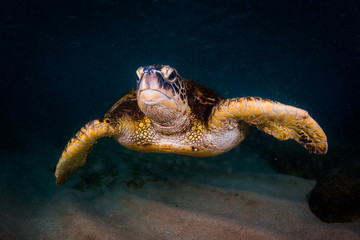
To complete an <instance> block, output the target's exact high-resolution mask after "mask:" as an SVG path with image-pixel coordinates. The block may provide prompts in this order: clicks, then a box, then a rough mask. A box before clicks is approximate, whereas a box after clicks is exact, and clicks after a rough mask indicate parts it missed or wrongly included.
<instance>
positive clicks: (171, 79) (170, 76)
mask: <svg viewBox="0 0 360 240" xmlns="http://www.w3.org/2000/svg"><path fill="white" fill-rule="evenodd" d="M175 77H176V71H175V70H173V71H172V72H171V73H170V75H169V76H168V80H169V81H173V80H174V78H175Z"/></svg>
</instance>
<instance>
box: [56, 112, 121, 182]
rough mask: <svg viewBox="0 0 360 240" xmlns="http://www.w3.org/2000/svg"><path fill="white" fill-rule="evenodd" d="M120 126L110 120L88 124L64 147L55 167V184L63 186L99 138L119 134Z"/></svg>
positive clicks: (97, 120) (101, 119)
mask: <svg viewBox="0 0 360 240" xmlns="http://www.w3.org/2000/svg"><path fill="white" fill-rule="evenodd" d="M120 130H121V124H120V123H119V122H117V121H116V120H114V119H112V118H100V119H96V120H94V121H91V122H88V123H87V124H86V125H85V126H84V127H82V128H81V129H80V131H78V132H77V133H76V134H75V136H74V137H72V138H71V140H70V141H69V142H68V144H67V145H66V147H65V149H64V151H63V152H62V154H61V157H60V159H59V162H58V164H57V166H56V171H55V176H56V184H57V185H62V184H64V183H65V182H66V181H67V180H68V179H69V178H70V177H71V175H72V174H73V172H74V171H75V169H77V168H78V167H80V166H82V165H84V164H85V162H86V158H87V156H88V154H89V153H90V151H91V149H92V147H93V146H94V144H95V143H96V141H97V140H98V139H99V138H102V137H110V136H114V135H117V134H120Z"/></svg>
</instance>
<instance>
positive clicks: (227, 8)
mask: <svg viewBox="0 0 360 240" xmlns="http://www.w3.org/2000/svg"><path fill="white" fill-rule="evenodd" d="M150 64H168V65H171V66H172V67H174V68H176V69H177V70H178V72H179V74H180V75H181V76H183V77H187V78H191V79H193V80H196V81H198V82H200V83H202V84H204V85H206V86H208V87H210V88H212V89H214V90H216V91H217V92H219V93H220V94H222V95H223V96H224V97H226V98H230V97H242V96H260V97H263V98H269V99H272V100H276V101H279V102H282V103H285V104H288V105H293V106H296V107H299V108H302V109H306V110H307V111H308V112H309V113H310V115H311V116H312V117H313V118H314V119H315V120H316V121H317V122H318V123H319V125H320V126H321V127H322V128H323V130H324V131H325V133H326V135H327V138H328V143H329V150H328V153H327V154H326V155H322V156H318V155H311V154H308V153H307V151H306V150H305V149H304V148H303V147H301V146H300V145H299V144H297V143H296V142H294V141H284V142H281V141H278V140H276V139H275V138H273V137H271V136H268V135H266V134H265V133H262V132H260V131H258V130H256V129H254V128H251V134H250V136H249V137H248V138H247V139H246V140H245V141H243V142H242V143H241V144H240V145H239V146H238V147H236V148H235V149H233V150H231V151H229V152H228V153H225V154H222V155H219V156H216V157H209V158H197V157H189V156H180V155H172V154H154V153H152V154H145V153H137V152H133V151H130V150H128V149H125V148H123V147H122V146H120V145H118V144H117V143H116V142H115V141H113V140H112V139H101V140H100V141H99V142H98V144H97V145H95V147H94V149H93V151H92V152H91V154H90V156H89V159H88V161H87V163H86V165H85V166H84V167H83V168H81V169H79V170H78V171H77V173H76V174H75V175H74V176H73V177H72V178H71V180H70V181H69V182H68V183H67V184H66V185H64V186H60V187H59V186H56V184H55V176H54V169H55V166H56V164H57V162H58V159H59V156H60V154H61V152H62V150H63V149H64V147H65V144H66V143H67V141H68V140H69V139H70V138H71V137H72V136H73V134H74V133H76V132H77V131H78V130H79V129H80V128H81V127H82V126H83V125H84V124H85V123H87V122H88V121H90V120H93V119H96V118H99V117H102V116H103V115H104V114H105V113H106V112H107V110H108V109H109V108H110V107H111V106H112V105H113V104H114V103H115V102H116V101H117V100H118V99H119V98H120V97H121V96H123V95H124V94H125V93H126V92H128V91H129V90H130V89H131V88H133V87H135V85H136V75H135V71H136V69H137V68H138V67H139V66H143V65H150ZM359 69H360V4H359V2H358V1H355V0H353V1H351V0H347V1H335V0H329V1H316V0H314V1H310V0H297V1H270V0H269V1H265V0H256V1H250V0H244V1H235V0H233V1H214V0H212V1H190V0H182V1H175V0H144V1H130V0H94V1H85V0H78V1H67V0H65V1H41V0H28V1H26V0H19V1H9V0H8V1H6V0H3V1H1V2H0V82H1V87H0V98H1V99H0V109H1V118H0V121H1V126H2V131H1V138H0V169H1V174H0V239H1V240H2V239H360V220H359V219H360V197H359V196H360V158H359V141H360V137H359V130H358V126H359V116H360V108H359V103H360V101H359V99H360V98H359V93H360V92H359V87H360V84H359V76H360V75H359Z"/></svg>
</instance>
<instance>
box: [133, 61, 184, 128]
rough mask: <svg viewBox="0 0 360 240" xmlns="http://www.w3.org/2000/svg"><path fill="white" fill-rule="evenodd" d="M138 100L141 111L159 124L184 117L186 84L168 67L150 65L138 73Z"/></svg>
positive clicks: (141, 68)
mask: <svg viewBox="0 0 360 240" xmlns="http://www.w3.org/2000/svg"><path fill="white" fill-rule="evenodd" d="M136 74H137V76H138V80H137V89H136V92H137V100H138V105H139V107H140V109H141V111H143V112H144V114H145V115H146V116H147V117H149V118H150V119H152V120H154V121H155V122H157V123H159V124H163V123H170V122H171V121H172V120H173V119H176V118H178V117H179V116H180V115H184V112H185V110H186V108H187V106H188V105H187V97H186V92H185V84H184V81H183V80H182V78H181V77H180V76H179V74H178V73H177V71H176V70H175V69H174V68H172V67H170V66H168V65H149V66H145V67H139V68H138V70H137V71H136Z"/></svg>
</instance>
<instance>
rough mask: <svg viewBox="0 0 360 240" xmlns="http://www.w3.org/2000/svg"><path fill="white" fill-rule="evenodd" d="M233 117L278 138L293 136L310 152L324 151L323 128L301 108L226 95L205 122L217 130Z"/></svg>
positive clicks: (233, 119)
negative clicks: (227, 97) (228, 97)
mask: <svg viewBox="0 0 360 240" xmlns="http://www.w3.org/2000/svg"><path fill="white" fill-rule="evenodd" d="M234 121H244V122H246V123H248V124H249V125H251V126H255V127H257V128H258V129H260V130H263V131H264V132H266V133H268V134H270V135H273V136H274V137H276V138H277V139H279V140H287V139H295V140H296V141H297V142H299V143H300V144H301V145H303V146H304V147H305V148H306V149H307V150H308V151H309V152H310V153H316V154H325V153H326V152H327V148H328V144H327V138H326V135H325V133H324V131H323V130H322V129H321V127H320V126H319V125H318V124H317V122H316V121H315V120H314V119H313V118H312V117H310V115H309V114H308V113H307V111H305V110H303V109H300V108H296V107H293V106H289V105H285V104H282V103H279V102H276V101H271V100H268V99H262V98H258V97H243V98H231V99H225V100H222V101H221V102H219V103H218V104H217V105H216V106H215V107H214V108H213V109H212V112H211V115H210V117H209V120H208V125H209V128H210V129H212V130H214V131H219V130H223V129H226V128H227V127H228V126H229V123H231V122H234Z"/></svg>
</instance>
